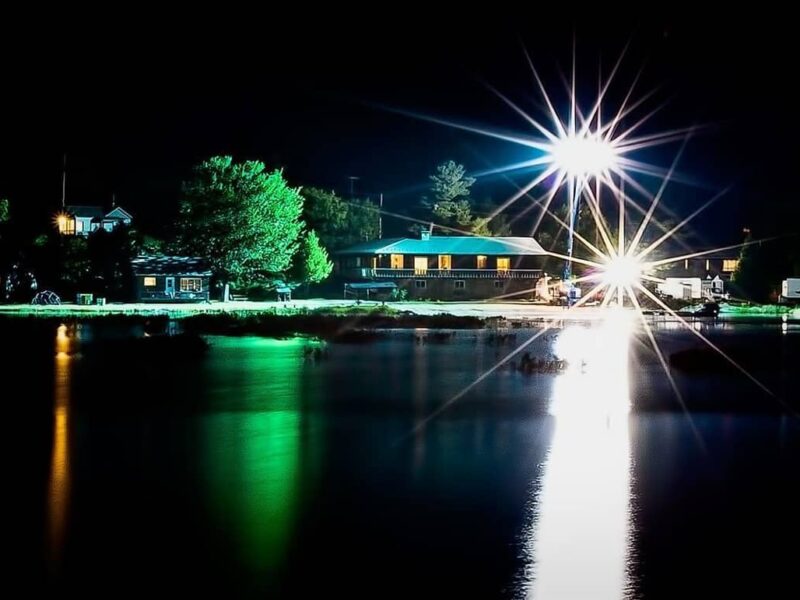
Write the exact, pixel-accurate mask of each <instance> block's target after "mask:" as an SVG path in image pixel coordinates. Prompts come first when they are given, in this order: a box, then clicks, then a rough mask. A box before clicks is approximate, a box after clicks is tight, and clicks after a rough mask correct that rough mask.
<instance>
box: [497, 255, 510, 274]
mask: <svg viewBox="0 0 800 600" xmlns="http://www.w3.org/2000/svg"><path fill="white" fill-rule="evenodd" d="M510 268H511V259H510V258H508V257H507V256H498V257H497V273H498V275H508V270H509V269H510Z"/></svg>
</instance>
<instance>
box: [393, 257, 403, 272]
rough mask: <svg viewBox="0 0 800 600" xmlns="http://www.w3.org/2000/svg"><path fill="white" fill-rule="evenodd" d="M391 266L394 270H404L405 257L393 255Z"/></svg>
mask: <svg viewBox="0 0 800 600" xmlns="http://www.w3.org/2000/svg"><path fill="white" fill-rule="evenodd" d="M391 266H392V268H393V269H402V268H403V255H402V254H392V255H391Z"/></svg>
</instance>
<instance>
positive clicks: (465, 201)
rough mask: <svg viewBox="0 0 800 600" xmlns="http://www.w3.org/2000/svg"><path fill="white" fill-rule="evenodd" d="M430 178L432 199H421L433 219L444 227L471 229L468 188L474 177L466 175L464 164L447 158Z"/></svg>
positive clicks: (471, 220)
mask: <svg viewBox="0 0 800 600" xmlns="http://www.w3.org/2000/svg"><path fill="white" fill-rule="evenodd" d="M430 179H431V191H432V192H433V195H434V201H433V203H432V204H431V203H429V202H428V201H427V200H423V204H427V205H429V206H430V209H431V215H432V216H433V219H434V220H435V221H436V222H437V223H438V224H440V225H445V226H446V227H451V228H453V229H461V230H465V229H466V230H471V229H472V227H473V225H475V223H474V219H473V217H472V206H471V204H470V190H471V188H472V184H473V183H475V178H474V177H468V176H467V174H466V169H465V168H464V165H459V164H457V163H456V162H455V161H452V160H449V161H447V162H446V163H442V164H441V165H439V166H438V167H436V172H435V173H434V174H433V175H431V177H430ZM478 225H479V226H480V224H478ZM484 226H485V224H484Z"/></svg>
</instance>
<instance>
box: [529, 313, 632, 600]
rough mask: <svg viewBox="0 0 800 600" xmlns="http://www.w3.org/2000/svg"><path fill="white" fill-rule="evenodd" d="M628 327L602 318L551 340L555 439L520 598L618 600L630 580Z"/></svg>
mask: <svg viewBox="0 0 800 600" xmlns="http://www.w3.org/2000/svg"><path fill="white" fill-rule="evenodd" d="M631 329H632V323H631V318H630V317H629V315H628V314H627V313H626V312H624V311H615V310H612V311H609V315H608V318H606V319H605V320H604V321H603V322H602V323H600V324H598V325H596V326H594V327H585V326H583V325H580V324H573V325H570V326H569V327H567V328H566V329H564V330H563V331H562V332H561V334H560V337H559V339H558V340H557V341H556V347H555V350H556V353H557V354H558V355H560V357H562V358H564V359H566V360H567V361H568V366H567V368H566V370H565V372H564V373H563V374H561V375H559V376H557V379H556V381H555V384H554V390H553V398H552V403H551V413H552V414H553V416H554V418H555V432H554V436H553V440H552V444H551V447H550V450H549V453H548V456H547V460H546V463H545V466H544V474H543V480H542V486H541V488H540V492H539V494H538V495H537V497H536V499H535V504H534V506H535V508H534V515H533V520H532V523H531V526H530V534H529V536H528V539H529V541H528V548H527V554H528V558H529V563H528V564H527V565H526V569H525V577H524V580H525V584H524V585H525V588H524V591H525V595H526V596H527V597H529V598H546V599H548V600H551V599H560V598H592V599H593V600H603V599H605V598H609V599H611V598H614V599H617V598H623V597H625V596H626V594H627V591H628V588H629V581H628V575H627V565H628V556H629V553H630V545H631V523H630V510H631V502H630V495H631V473H630V471H631V457H630V444H629V438H628V417H627V413H628V410H629V406H630V398H629V386H628V377H629V373H628V342H629V338H630V334H631Z"/></svg>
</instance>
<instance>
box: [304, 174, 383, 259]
mask: <svg viewBox="0 0 800 600" xmlns="http://www.w3.org/2000/svg"><path fill="white" fill-rule="evenodd" d="M303 196H304V197H305V204H304V206H303V220H304V221H305V222H306V227H308V228H309V229H313V230H315V231H316V232H317V235H318V236H319V239H320V241H321V242H322V244H323V245H324V246H325V247H326V248H328V249H330V250H339V249H340V248H345V247H347V246H352V245H353V244H357V243H358V242H363V241H366V240H373V239H376V238H377V237H378V234H379V228H380V225H379V223H380V215H379V214H378V207H377V206H375V204H374V203H372V202H370V201H369V200H361V199H356V198H354V199H351V200H345V199H344V198H341V197H339V196H337V195H336V193H335V192H326V191H325V190H321V189H319V188H306V189H304V190H303Z"/></svg>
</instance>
